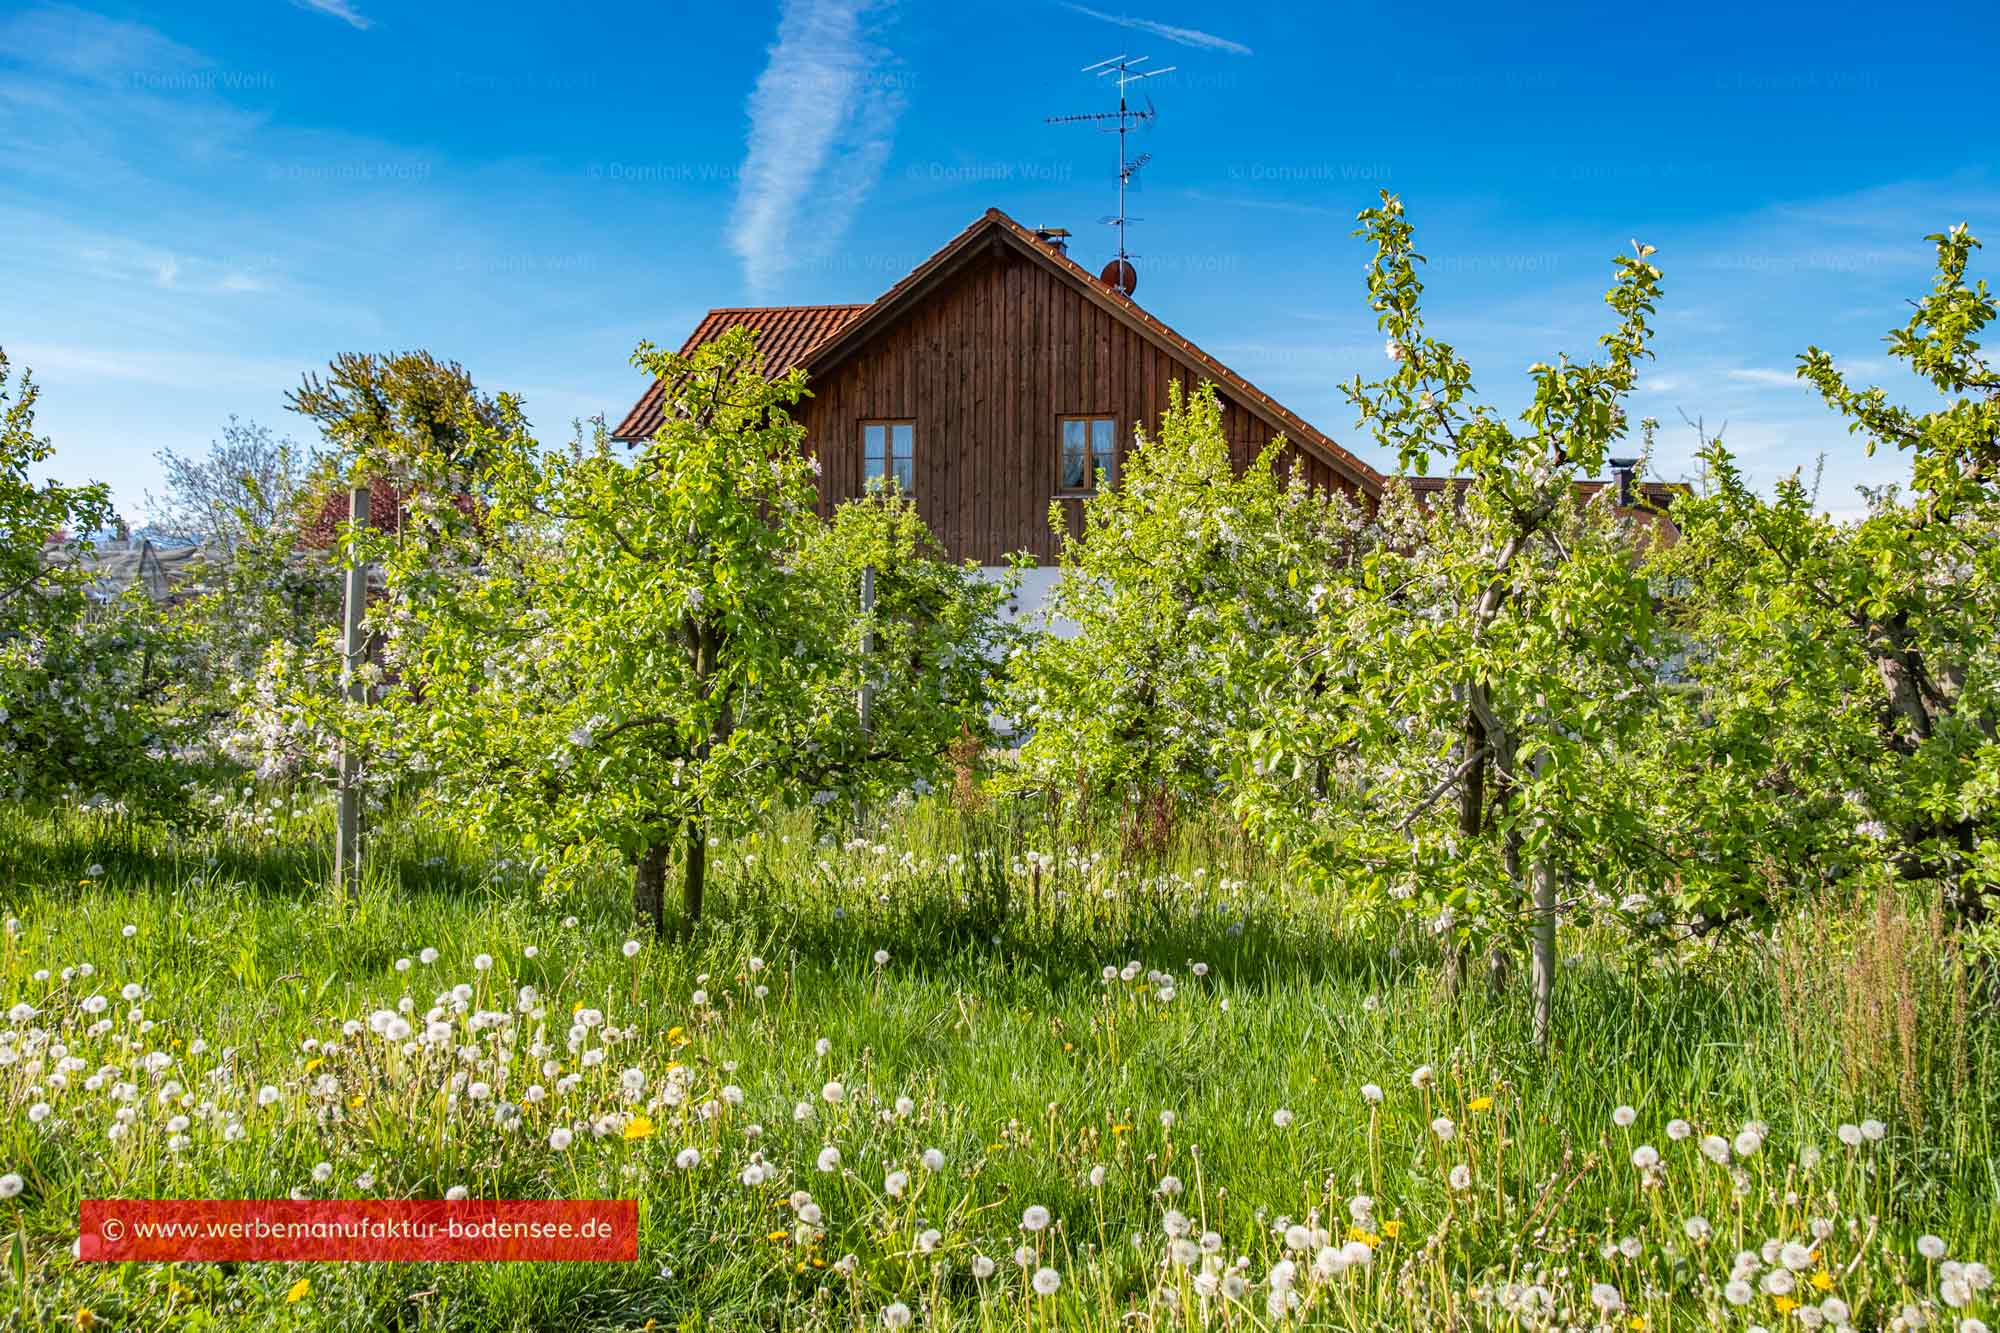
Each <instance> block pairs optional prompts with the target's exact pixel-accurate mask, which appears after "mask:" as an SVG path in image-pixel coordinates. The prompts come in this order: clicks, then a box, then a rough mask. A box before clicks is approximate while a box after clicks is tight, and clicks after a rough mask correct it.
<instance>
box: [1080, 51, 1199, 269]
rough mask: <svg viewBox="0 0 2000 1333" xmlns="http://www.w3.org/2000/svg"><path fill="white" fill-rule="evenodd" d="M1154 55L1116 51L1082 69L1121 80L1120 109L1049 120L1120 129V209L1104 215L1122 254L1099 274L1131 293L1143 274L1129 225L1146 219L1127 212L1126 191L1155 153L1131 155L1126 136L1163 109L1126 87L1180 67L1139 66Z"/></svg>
mask: <svg viewBox="0 0 2000 1333" xmlns="http://www.w3.org/2000/svg"><path fill="white" fill-rule="evenodd" d="M1151 59H1152V57H1151V56H1125V55H1115V56H1112V57H1111V58H1110V59H1109V60H1100V61H1098V62H1097V63H1096V64H1094V65H1085V66H1084V67H1083V70H1082V72H1083V73H1085V74H1093V73H1094V74H1096V75H1097V77H1098V78H1100V79H1102V78H1114V79H1116V80H1117V82H1118V109H1117V110H1116V111H1089V112H1084V113H1083V114H1081V115H1075V116H1050V117H1049V118H1048V123H1049V124H1051V125H1085V124H1088V125H1096V126H1097V127H1098V128H1099V129H1101V130H1103V131H1104V132H1105V133H1107V134H1110V133H1116V134H1117V135H1118V212H1117V213H1116V214H1115V215H1114V216H1112V217H1108V218H1105V219H1103V220H1104V221H1105V222H1108V223H1110V224H1112V225H1113V226H1115V227H1117V228H1118V254H1117V256H1116V257H1115V258H1113V259H1112V261H1111V262H1110V263H1109V264H1106V265H1105V266H1104V272H1103V273H1101V274H1099V275H1098V276H1099V277H1100V278H1101V279H1102V280H1103V282H1104V284H1105V285H1106V286H1107V287H1111V288H1113V289H1114V290H1116V291H1119V292H1122V293H1124V294H1125V295H1127V296H1130V295H1131V294H1132V291H1133V289H1134V288H1136V287H1137V286H1138V285H1139V274H1138V270H1136V269H1134V268H1133V267H1132V260H1133V258H1134V256H1133V255H1132V254H1131V253H1130V252H1129V251H1127V250H1126V248H1125V228H1126V227H1127V226H1128V225H1130V224H1131V223H1134V222H1141V221H1144V219H1142V218H1133V217H1127V216H1126V215H1125V191H1126V189H1127V188H1128V187H1130V186H1131V185H1132V184H1133V181H1134V180H1135V178H1136V177H1137V176H1138V174H1139V170H1140V168H1142V167H1144V166H1145V165H1146V164H1147V163H1148V162H1150V161H1152V160H1153V155H1152V154H1151V153H1141V154H1139V156H1137V157H1127V156H1126V154H1125V136H1126V135H1127V134H1130V133H1131V132H1132V130H1133V129H1134V128H1136V127H1137V126H1140V125H1144V124H1146V123H1147V122H1149V121H1151V120H1153V119H1155V118H1156V117H1157V116H1158V115H1159V114H1160V113H1159V112H1158V111H1156V110H1155V109H1154V107H1153V99H1152V98H1150V97H1148V98H1147V99H1146V106H1145V109H1144V110H1140V109H1139V108H1136V107H1134V106H1133V105H1132V104H1131V100H1130V98H1129V97H1128V96H1127V95H1126V91H1125V90H1126V89H1127V88H1128V87H1130V86H1131V85H1132V84H1135V83H1139V82H1141V81H1142V80H1145V79H1152V78H1158V77H1159V76H1160V75H1162V74H1171V73H1173V72H1174V71H1175V70H1176V69H1178V68H1180V67H1179V66H1178V65H1168V66H1165V67H1164V68H1161V69H1146V70H1142V69H1140V68H1139V66H1141V65H1143V64H1145V63H1146V62H1147V61H1148V60H1151Z"/></svg>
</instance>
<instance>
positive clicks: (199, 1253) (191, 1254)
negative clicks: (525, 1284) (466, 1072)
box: [77, 1199, 639, 1263]
mask: <svg viewBox="0 0 2000 1333" xmlns="http://www.w3.org/2000/svg"><path fill="white" fill-rule="evenodd" d="M80 1212H81V1217H80V1219H79V1223H78V1226H79V1231H78V1245H77V1253H78V1255H79V1257H81V1258H82V1259H84V1260H86V1261H92V1262H97V1263H127V1262H131V1261H134V1260H136V1261H139V1262H142V1263H145V1262H155V1263H159V1262H172V1261H175V1260H194V1261H197V1262H214V1263H220V1262H225V1261H255V1260H266V1259H270V1260H293V1261H307V1262H316V1261H334V1262H348V1263H490V1262H493V1261H496V1260H512V1261H524V1262H546V1261H552V1260H567V1261H572V1262H575V1261H582V1262H595V1263H617V1262H625V1261H630V1260H633V1259H637V1258H638V1257H639V1205H638V1204H637V1203H636V1202H634V1201H633V1200H631V1199H589V1200H580V1201H578V1200H564V1199H307V1200H295V1199H85V1200H84V1201H83V1206H82V1208H81V1210H80Z"/></svg>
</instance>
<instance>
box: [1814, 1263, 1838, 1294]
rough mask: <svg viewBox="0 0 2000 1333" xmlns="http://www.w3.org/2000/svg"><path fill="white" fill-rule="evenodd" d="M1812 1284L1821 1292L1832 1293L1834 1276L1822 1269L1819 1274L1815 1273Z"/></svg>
mask: <svg viewBox="0 0 2000 1333" xmlns="http://www.w3.org/2000/svg"><path fill="white" fill-rule="evenodd" d="M1812 1284H1813V1285H1814V1286H1815V1287H1818V1288H1819V1289H1820V1290H1821V1291H1832V1290H1833V1274H1831V1273H1829V1272H1827V1271H1826V1270H1825V1269H1824V1268H1822V1269H1820V1270H1819V1271H1818V1272H1817V1273H1814V1274H1813V1275H1812Z"/></svg>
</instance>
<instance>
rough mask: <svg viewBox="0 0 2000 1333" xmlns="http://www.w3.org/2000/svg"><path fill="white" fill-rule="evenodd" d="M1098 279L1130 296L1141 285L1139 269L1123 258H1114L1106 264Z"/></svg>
mask: <svg viewBox="0 0 2000 1333" xmlns="http://www.w3.org/2000/svg"><path fill="white" fill-rule="evenodd" d="M1097 280H1098V281H1099V282H1101V283H1103V284H1104V285H1105V286H1106V287H1109V288H1110V289H1111V290H1112V291H1114V292H1117V293H1119V294H1120V295H1121V296H1130V295H1131V294H1132V293H1133V291H1134V290H1135V289H1136V288H1137V287H1138V286H1139V270H1137V269H1135V268H1133V267H1132V266H1131V265H1130V264H1129V263H1127V262H1126V261H1125V260H1122V259H1114V260H1112V261H1111V262H1110V263H1108V264H1106V265H1105V266H1104V271H1103V272H1102V273H1100V274H1098V275H1097Z"/></svg>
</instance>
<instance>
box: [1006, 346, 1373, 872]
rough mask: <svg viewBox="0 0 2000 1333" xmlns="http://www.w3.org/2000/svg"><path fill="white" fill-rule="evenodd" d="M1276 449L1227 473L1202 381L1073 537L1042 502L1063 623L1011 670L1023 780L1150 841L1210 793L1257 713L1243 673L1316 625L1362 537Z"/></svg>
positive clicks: (1173, 396) (1274, 444)
mask: <svg viewBox="0 0 2000 1333" xmlns="http://www.w3.org/2000/svg"><path fill="white" fill-rule="evenodd" d="M1282 447H1283V440H1282V439H1281V438H1280V439H1273V440H1272V441H1270V442H1269V444H1267V445H1266V446H1265V448H1264V449H1263V450H1262V452H1261V453H1260V454H1259V455H1258V456H1257V457H1256V458H1255V459H1254V460H1253V461H1252V462H1251V463H1250V464H1249V466H1247V467H1245V468H1243V469H1242V470H1241V471H1240V472H1239V471H1238V470H1237V468H1236V467H1235V465H1234V461H1233V459H1232V457H1231V451H1230V445H1229V440H1228V439H1227V437H1226V436H1225V434H1224V432H1223V423H1222V407H1221V404H1220V402H1219V401H1218V399H1217V398H1216V394H1215V389H1214V386H1213V385H1207V384H1204V385H1203V386H1201V388H1200V389H1198V390H1197V391H1196V392H1195V393H1193V394H1192V395H1189V396H1186V397H1183V395H1182V393H1181V390H1180V386H1179V385H1177V384H1176V385H1171V386H1169V404H1168V408H1167V411H1166V414H1165V416H1164V417H1163V418H1162V419H1161V422H1160V426H1159V430H1158V432H1157V434H1155V435H1151V436H1149V435H1148V434H1147V433H1146V431H1145V429H1144V428H1143V427H1142V428H1141V429H1140V431H1139V433H1138V439H1137V440H1136V442H1135V445H1134V447H1133V449H1132V450H1131V451H1130V452H1129V453H1128V454H1127V455H1126V457H1125V458H1124V460H1123V473H1124V475H1123V476H1122V477H1120V478H1118V480H1117V483H1116V484H1115V485H1105V486H1104V487H1102V488H1101V489H1099V490H1098V491H1097V493H1096V494H1095V495H1093V496H1092V497H1091V498H1090V499H1089V500H1087V501H1085V502H1084V506H1083V529H1082V532H1081V533H1080V534H1078V535H1076V536H1074V537H1071V536H1070V534H1069V530H1068V526H1067V523H1066V521H1065V518H1064V515H1063V514H1062V512H1061V509H1060V507H1059V506H1058V507H1057V508H1055V509H1052V511H1051V513H1050V523H1051V525H1052V526H1053V527H1054V529H1055V531H1056V533H1057V535H1058V536H1059V537H1060V538H1061V539H1062V546H1061V560H1062V566H1061V572H1060V575H1059V577H1058V579H1057V582H1056V585H1055V587H1054V589H1053V591H1052V594H1051V598H1050V601H1049V605H1048V610H1049V613H1050V614H1051V615H1052V616H1053V617H1055V618H1056V619H1058V620H1060V621H1065V622H1067V623H1068V629H1067V630H1066V631H1065V632H1061V633H1057V634H1052V635H1046V636H1043V637H1041V638H1039V639H1038V640H1037V641H1035V642H1034V643H1033V644H1032V645H1031V646H1029V647H1027V648H1025V649H1024V650H1023V651H1022V652H1021V653H1020V654H1018V655H1017V657H1016V660H1015V661H1014V663H1013V669H1012V671H1011V673H1010V689H1011V702H1010V706H1011V708H1012V710H1013V712H1014V713H1015V715H1016V716H1017V717H1018V718H1019V719H1020V721H1021V722H1022V723H1023V724H1025V726H1026V727H1027V729H1028V731H1029V738H1028V740H1027V742H1026V744H1025V745H1024V746H1023V748H1022V759H1023V761H1024V765H1023V769H1024V771H1023V775H1022V776H1023V779H1024V780H1025V781H1026V782H1028V783H1031V784H1035V785H1039V786H1042V787H1046V788H1049V789H1051V790H1057V791H1061V792H1064V793H1066V794H1076V795H1079V796H1083V797H1086V798H1089V797H1095V798H1097V799H1100V800H1105V801H1108V802H1110V803H1112V804H1114V805H1116V806H1118V807H1120V808H1121V809H1124V810H1126V811H1128V812H1129V813H1130V815H1131V818H1132V827H1133V828H1134V829H1135V830H1139V831H1142V832H1143V831H1147V830H1151V831H1153V832H1155V833H1157V832H1159V831H1162V830H1164V829H1165V828H1166V827H1168V826H1170V823H1171V819H1172V815H1173V811H1174V808H1175V806H1176V805H1184V804H1199V803H1203V802H1206V801H1208V800H1210V799H1212V798H1213V797H1214V796H1215V795H1216V793H1217V792H1218V791H1219V790H1220V788H1221V784H1222V781H1223V779H1224V777H1225V775H1226V773H1227V770H1228V768H1229V758H1228V756H1229V752H1230V749H1231V746H1232V744H1233V738H1234V737H1235V736H1236V735H1237V734H1239V733H1240V732H1241V731H1242V730H1243V729H1244V728H1245V727H1247V726H1250V725H1252V723H1253V716H1252V715H1253V711H1254V710H1255V709H1256V708H1257V707H1258V706H1260V701H1259V700H1258V699H1257V698H1256V696H1255V694H1254V693H1253V691H1252V690H1251V689H1250V688H1249V681H1250V679H1251V676H1250V675H1249V674H1247V673H1246V672H1245V671H1244V670H1242V669H1240V668H1241V666H1242V664H1243V663H1245V662H1246V661H1247V660H1250V659H1253V658H1255V657H1256V656H1258V651H1259V649H1258V646H1259V645H1261V644H1263V643H1265V642H1267V641H1268V640H1269V639H1271V638H1272V637H1273V636H1278V635H1282V634H1285V633H1287V632H1292V631H1297V630H1300V629H1302V628H1303V627H1304V626H1305V625H1306V624H1307V623H1308V622H1309V621H1310V620H1311V618H1312V617H1313V615H1314V613H1315V611H1316V610H1317V608H1318V605H1319V603H1320V602H1321V601H1322V600H1323V599H1324V598H1325V596H1326V587H1325V581H1326V580H1327V579H1332V578H1336V577H1337V575H1336V574H1334V573H1331V572H1329V571H1333V570H1335V569H1337V568H1339V567H1341V566H1342V565H1343V562H1349V561H1351V557H1352V555H1353V553H1354V551H1355V550H1356V549H1357V543H1358V542H1359V541H1360V540H1362V530H1363V528H1364V527H1365V516H1364V515H1363V514H1362V513H1361V512H1360V510H1359V509H1358V508H1357V507H1356V506H1354V505H1353V504H1352V503H1351V502H1350V501H1348V500H1347V499H1346V498H1345V497H1343V496H1340V495H1337V494H1333V495H1330V494H1328V493H1326V492H1324V491H1320V490H1317V489H1315V488H1313V487H1312V486H1310V485H1309V484H1308V483H1307V482H1306V480H1305V478H1304V477H1303V476H1302V475H1298V474H1296V473H1295V474H1293V475H1290V476H1284V475H1281V474H1280V471H1279V464H1278V458H1279V451H1280V450H1281V449H1282ZM1232 663H1233V664H1236V665H1235V666H1232V665H1231V664H1232ZM1302 688H1310V685H1306V686H1302Z"/></svg>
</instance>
